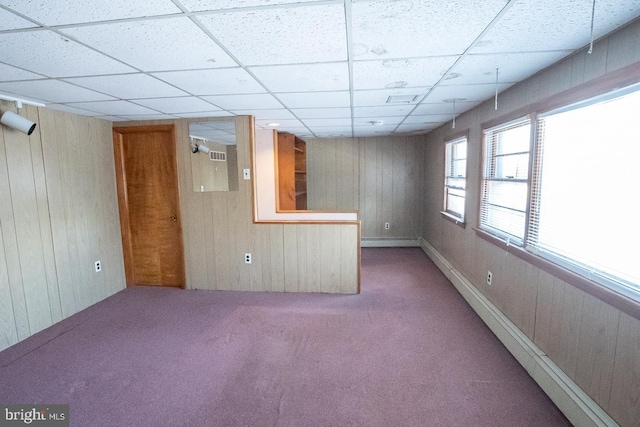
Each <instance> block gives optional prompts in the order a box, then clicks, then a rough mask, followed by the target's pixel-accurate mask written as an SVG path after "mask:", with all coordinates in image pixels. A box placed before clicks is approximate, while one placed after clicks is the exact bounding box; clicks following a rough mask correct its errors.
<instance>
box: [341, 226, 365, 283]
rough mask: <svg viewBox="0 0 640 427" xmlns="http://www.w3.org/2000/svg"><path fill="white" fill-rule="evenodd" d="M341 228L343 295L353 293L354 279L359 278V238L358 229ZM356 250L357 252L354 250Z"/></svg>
mask: <svg viewBox="0 0 640 427" xmlns="http://www.w3.org/2000/svg"><path fill="white" fill-rule="evenodd" d="M340 228H341V236H340V237H341V240H342V244H341V253H340V258H341V261H342V262H341V263H340V265H341V271H340V275H341V281H340V292H341V293H353V283H352V282H351V280H352V279H351V278H352V277H357V276H358V246H359V243H358V242H359V241H360V239H359V236H358V229H357V227H348V226H343V227H340ZM354 249H355V250H354Z"/></svg>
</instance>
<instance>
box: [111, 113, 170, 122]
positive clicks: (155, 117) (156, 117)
mask: <svg viewBox="0 0 640 427" xmlns="http://www.w3.org/2000/svg"><path fill="white" fill-rule="evenodd" d="M122 118H123V119H126V120H132V121H138V120H171V119H175V117H174V116H172V115H169V114H124V115H123V116H122Z"/></svg>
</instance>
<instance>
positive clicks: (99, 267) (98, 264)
mask: <svg viewBox="0 0 640 427" xmlns="http://www.w3.org/2000/svg"><path fill="white" fill-rule="evenodd" d="M93 267H94V268H95V270H96V273H100V272H101V271H102V262H100V261H96V262H94V263H93Z"/></svg>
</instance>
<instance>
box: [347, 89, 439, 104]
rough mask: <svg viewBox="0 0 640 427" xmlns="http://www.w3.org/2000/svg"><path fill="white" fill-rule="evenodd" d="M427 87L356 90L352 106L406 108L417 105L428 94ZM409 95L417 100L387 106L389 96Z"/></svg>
mask: <svg viewBox="0 0 640 427" xmlns="http://www.w3.org/2000/svg"><path fill="white" fill-rule="evenodd" d="M429 89H430V88H428V87H421V88H403V89H384V90H356V91H354V92H353V105H354V106H356V107H370V106H389V107H390V106H394V107H396V106H407V105H412V104H417V103H418V102H420V100H421V99H422V97H423V96H424V95H425V94H426V93H427V92H429ZM403 95H411V96H417V99H416V100H415V101H413V102H411V103H410V104H388V103H387V100H388V99H389V97H390V96H403Z"/></svg>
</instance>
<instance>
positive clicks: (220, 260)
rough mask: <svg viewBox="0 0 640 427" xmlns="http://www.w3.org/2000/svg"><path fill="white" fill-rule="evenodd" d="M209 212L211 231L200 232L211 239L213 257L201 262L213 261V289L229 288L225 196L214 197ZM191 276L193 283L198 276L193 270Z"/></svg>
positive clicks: (228, 232) (229, 275) (228, 233)
mask: <svg viewBox="0 0 640 427" xmlns="http://www.w3.org/2000/svg"><path fill="white" fill-rule="evenodd" d="M211 214H212V219H213V221H214V226H213V227H212V231H213V232H212V233H205V232H202V235H203V236H205V238H208V239H211V240H212V241H213V245H214V258H213V259H208V260H207V259H205V260H204V261H203V262H207V263H211V262H213V263H214V265H215V273H216V276H215V277H216V284H215V287H213V289H218V290H229V289H231V260H230V255H229V251H230V247H229V239H230V230H229V227H227V226H226V224H227V223H228V216H227V203H226V198H224V197H222V195H220V197H216V198H215V199H214V201H213V212H212V213H211ZM193 277H194V279H193V281H194V283H195V281H196V278H197V277H199V276H198V273H197V272H195V271H194V276H193Z"/></svg>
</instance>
